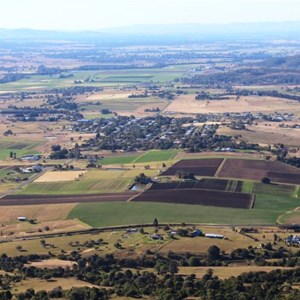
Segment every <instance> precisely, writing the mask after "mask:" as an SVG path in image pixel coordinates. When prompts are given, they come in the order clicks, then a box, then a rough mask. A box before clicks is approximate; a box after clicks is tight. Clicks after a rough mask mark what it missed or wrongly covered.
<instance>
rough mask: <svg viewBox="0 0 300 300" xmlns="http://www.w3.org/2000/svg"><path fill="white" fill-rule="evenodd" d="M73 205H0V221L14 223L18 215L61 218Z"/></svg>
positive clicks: (64, 216)
mask: <svg viewBox="0 0 300 300" xmlns="http://www.w3.org/2000/svg"><path fill="white" fill-rule="evenodd" d="M0 201H1V199H0ZM75 206H76V203H65V204H51V205H46V204H41V205H18V206H1V209H0V223H4V224H8V223H16V222H18V221H17V218H18V217H20V216H25V217H27V218H28V219H37V220H39V221H53V220H63V219H65V218H66V217H67V216H68V214H69V212H70V211H71V210H72V209H73V208H74V207H75ZM22 224H23V223H22Z"/></svg>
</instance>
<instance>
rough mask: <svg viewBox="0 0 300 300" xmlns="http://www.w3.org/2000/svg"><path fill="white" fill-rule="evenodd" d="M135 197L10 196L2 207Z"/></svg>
mask: <svg viewBox="0 0 300 300" xmlns="http://www.w3.org/2000/svg"><path fill="white" fill-rule="evenodd" d="M134 195H136V193H134V192H124V193H113V194H88V195H54V196H48V195H10V196H5V197H4V198H2V199H0V206H6V205H7V206H9V205H34V204H54V203H83V202H109V201H126V200H128V199H129V198H131V197H132V196H134Z"/></svg>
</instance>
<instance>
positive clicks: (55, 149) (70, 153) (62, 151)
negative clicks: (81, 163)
mask: <svg viewBox="0 0 300 300" xmlns="http://www.w3.org/2000/svg"><path fill="white" fill-rule="evenodd" d="M49 157H50V159H66V158H75V159H79V158H84V157H83V156H82V155H81V153H80V149H79V147H78V146H77V147H76V146H75V147H74V148H73V149H69V150H68V149H66V148H62V147H61V146H60V145H53V146H52V152H51V153H50V156H49ZM58 166H59V165H58ZM72 167H73V166H72Z"/></svg>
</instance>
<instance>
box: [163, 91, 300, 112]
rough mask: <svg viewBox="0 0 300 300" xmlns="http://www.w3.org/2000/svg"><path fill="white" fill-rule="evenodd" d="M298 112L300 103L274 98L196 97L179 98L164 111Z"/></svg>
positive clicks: (185, 96)
mask: <svg viewBox="0 0 300 300" xmlns="http://www.w3.org/2000/svg"><path fill="white" fill-rule="evenodd" d="M249 111H251V112H275V111H280V112H297V111H300V103H299V102H297V101H292V100H285V99H279V98H272V97H256V96H249V97H240V99H239V100H238V101H236V97H232V99H229V100H209V101H207V100H196V99H195V95H184V96H179V97H177V98H176V99H175V100H174V101H172V102H171V104H170V105H169V106H168V107H167V108H166V109H165V110H164V112H175V113H224V112H237V113H238V112H249Z"/></svg>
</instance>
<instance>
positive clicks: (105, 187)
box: [18, 178, 131, 195]
mask: <svg viewBox="0 0 300 300" xmlns="http://www.w3.org/2000/svg"><path fill="white" fill-rule="evenodd" d="M130 182H131V179H130V178H109V179H101V180H81V181H70V182H68V181H65V182H47V183H44V182H41V183H40V182H36V183H35V182H34V183H31V184H30V185H28V186H27V187H25V188H24V189H23V190H21V191H19V192H18V193H19V194H24V195H36V194H41V195H56V194H60V195H75V194H93V193H112V192H122V191H124V190H127V188H128V187H129V185H130Z"/></svg>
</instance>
